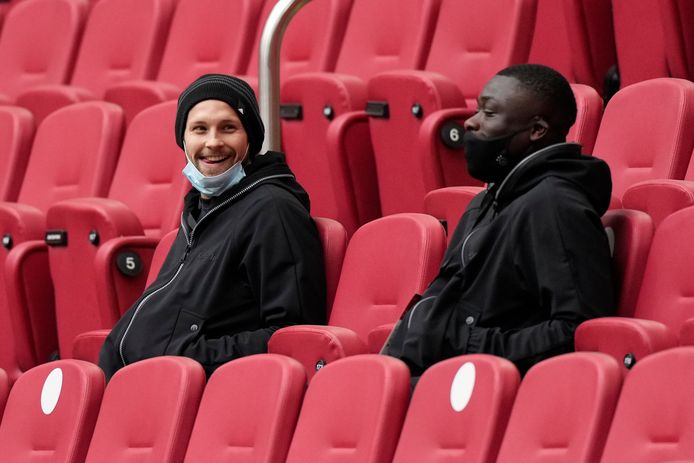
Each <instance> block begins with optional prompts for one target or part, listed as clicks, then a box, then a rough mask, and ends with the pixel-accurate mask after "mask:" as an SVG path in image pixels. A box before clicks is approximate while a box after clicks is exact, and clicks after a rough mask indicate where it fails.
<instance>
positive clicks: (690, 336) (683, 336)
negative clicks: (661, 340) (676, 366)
mask: <svg viewBox="0 0 694 463" xmlns="http://www.w3.org/2000/svg"><path fill="white" fill-rule="evenodd" d="M680 346H694V318H689V319H687V320H685V322H684V323H682V327H681V328H680Z"/></svg>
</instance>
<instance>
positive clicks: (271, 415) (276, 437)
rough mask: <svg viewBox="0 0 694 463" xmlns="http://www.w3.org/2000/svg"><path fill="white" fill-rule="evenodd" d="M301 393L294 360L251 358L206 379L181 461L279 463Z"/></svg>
mask: <svg viewBox="0 0 694 463" xmlns="http://www.w3.org/2000/svg"><path fill="white" fill-rule="evenodd" d="M305 389H306V373H304V369H303V368H302V366H301V364H299V362H297V361H296V360H294V359H291V358H289V357H284V356H281V355H273V354H260V355H251V356H249V357H244V358H240V359H237V360H234V361H231V362H229V363H227V364H225V365H222V366H221V367H219V369H217V370H215V372H214V373H213V374H212V376H211V377H210V380H209V382H208V383H207V386H206V387H205V392H204V394H203V396H202V401H201V402H200V410H199V411H198V415H197V418H196V419H195V425H194V427H193V432H192V434H191V436H190V443H189V444H188V452H187V453H186V459H185V461H186V462H189V463H198V462H202V461H209V462H213V461H214V462H222V461H233V462H235V463H255V462H265V463H284V461H285V459H286V457H287V451H288V450H289V443H290V441H291V439H292V434H293V433H294V426H295V425H296V420H297V417H298V416H299V409H300V408H301V401H302V399H303V396H304V390H305Z"/></svg>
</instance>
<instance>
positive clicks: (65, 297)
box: [46, 101, 189, 357]
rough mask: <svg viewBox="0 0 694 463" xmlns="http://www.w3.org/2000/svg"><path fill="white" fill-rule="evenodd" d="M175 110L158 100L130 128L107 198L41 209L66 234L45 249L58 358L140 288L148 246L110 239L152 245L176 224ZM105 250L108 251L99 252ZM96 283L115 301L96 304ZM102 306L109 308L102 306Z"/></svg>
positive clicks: (179, 188) (112, 317)
mask: <svg viewBox="0 0 694 463" xmlns="http://www.w3.org/2000/svg"><path fill="white" fill-rule="evenodd" d="M175 111H176V102H175V101H171V102H167V103H163V104H161V105H157V106H154V107H152V108H149V109H147V110H146V111H143V112H142V113H140V114H139V115H138V117H136V119H135V120H134V121H133V122H132V124H130V127H129V128H128V131H127V133H126V136H125V140H124V141H123V149H122V150H121V155H120V158H119V160H118V166H117V168H116V171H115V174H114V175H113V181H112V183H111V188H110V190H109V192H108V197H107V198H77V199H73V200H69V201H62V202H60V203H57V204H55V205H53V206H52V207H51V208H50V209H49V211H48V214H47V219H46V220H47V226H48V228H49V229H52V230H61V231H63V232H65V233H66V234H67V237H68V240H67V243H66V244H65V245H63V246H52V247H50V248H49V253H48V254H49V260H50V267H51V276H52V278H53V284H54V287H55V301H56V319H57V326H58V339H59V344H60V352H61V354H62V355H63V356H64V357H68V356H70V355H71V354H70V351H71V348H72V343H73V341H74V338H75V336H76V335H78V334H79V333H83V332H86V331H90V330H95V329H102V328H110V327H112V326H113V324H114V323H115V322H116V321H117V320H118V319H119V318H120V316H121V314H122V313H123V312H124V311H125V310H126V309H127V308H128V307H129V306H130V305H131V304H132V302H133V301H134V300H135V299H137V298H138V297H139V296H140V294H141V293H142V290H143V289H144V287H145V286H144V284H145V280H146V277H147V271H146V269H147V268H148V267H149V261H150V259H151V249H152V248H153V247H154V246H153V245H151V246H147V243H144V244H143V243H140V246H139V247H137V248H134V247H132V244H133V243H130V244H129V245H126V246H125V247H123V246H117V245H115V244H111V243H109V241H110V240H112V239H120V240H123V239H127V238H123V237H133V236H139V237H140V240H141V241H142V240H143V239H144V236H146V237H150V238H151V239H152V241H153V243H152V244H154V243H156V241H157V240H158V239H159V238H161V237H162V236H163V235H164V234H165V233H167V232H169V231H170V230H172V229H174V228H177V227H178V224H179V222H180V212H181V207H182V204H183V196H184V194H185V193H186V192H187V191H188V189H189V185H188V184H187V182H186V181H185V178H184V177H183V176H182V175H181V169H182V168H183V166H184V165H185V156H184V154H183V152H182V151H181V149H180V148H179V147H178V146H176V144H175V141H174V137H173V136H172V133H171V127H172V125H171V124H172V122H173V120H174V116H175ZM143 235H144V236H143ZM104 246H108V247H109V250H110V251H113V253H108V254H107V253H105V252H100V251H101V248H102V247H104ZM128 257H130V259H131V264H128V262H121V264H120V265H119V263H118V261H119V259H121V260H122V259H127V258H128ZM97 258H98V260H97ZM124 265H125V266H126V268H123V266H124ZM128 265H130V266H131V267H132V268H130V269H128V268H127V266H128ZM97 269H98V270H100V271H101V272H102V273H101V274H97V273H96V270H97ZM103 272H106V274H103ZM97 279H101V280H102V281H104V279H109V280H110V281H111V284H112V285H113V287H112V290H111V294H109V296H113V297H114V299H111V300H109V301H103V300H100V299H99V296H98V294H97V283H96V280H97ZM103 302H107V304H108V305H107V306H101V305H100V304H101V303H103Z"/></svg>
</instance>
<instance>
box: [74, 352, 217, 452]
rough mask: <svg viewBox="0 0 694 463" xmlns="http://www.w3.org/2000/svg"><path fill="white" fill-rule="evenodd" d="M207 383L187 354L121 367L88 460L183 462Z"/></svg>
mask: <svg viewBox="0 0 694 463" xmlns="http://www.w3.org/2000/svg"><path fill="white" fill-rule="evenodd" d="M204 387H205V372H204V370H203V368H202V366H200V364H199V363H197V362H195V361H194V360H191V359H189V358H184V357H168V356H165V357H155V358H151V359H147V360H143V361H140V362H136V363H133V364H131V365H128V366H127V367H125V368H123V369H121V370H118V371H117V372H116V374H114V375H113V377H112V378H111V380H110V381H109V383H108V387H107V388H106V392H105V393H104V400H103V403H102V405H101V411H100V412H99V418H98V420H97V422H96V427H95V428H94V435H93V437H92V441H91V444H90V445H89V453H88V454H87V459H86V461H87V462H88V463H102V462H105V461H119V462H123V463H127V462H141V461H152V462H154V461H156V462H158V463H174V462H180V461H182V460H183V457H184V455H185V452H186V447H187V445H188V438H189V437H190V432H191V430H192V428H193V422H194V420H195V414H196V412H197V409H198V404H199V403H200V397H201V396H202V392H203V389H204Z"/></svg>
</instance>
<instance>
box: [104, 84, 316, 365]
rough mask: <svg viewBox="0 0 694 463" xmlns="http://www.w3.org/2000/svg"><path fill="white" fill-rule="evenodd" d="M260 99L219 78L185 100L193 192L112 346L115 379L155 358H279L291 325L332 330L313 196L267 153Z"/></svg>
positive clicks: (181, 120)
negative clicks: (277, 342) (283, 333)
mask: <svg viewBox="0 0 694 463" xmlns="http://www.w3.org/2000/svg"><path fill="white" fill-rule="evenodd" d="M264 134H265V129H264V127H263V122H262V120H261V119H260V115H259V113H258V103H257V101H256V98H255V94H254V93H253V90H252V89H251V88H250V87H249V86H248V84H247V83H246V82H244V81H243V80H241V79H237V78H235V77H232V76H228V75H222V74H208V75H204V76H202V77H200V78H198V79H197V80H196V81H195V82H193V83H192V84H191V85H190V86H189V87H188V88H186V89H185V90H184V91H183V92H182V93H181V95H180V97H179V99H178V110H177V114H176V121H175V137H176V142H177V144H178V145H179V146H180V147H181V148H182V149H183V151H184V153H185V156H186V159H187V165H186V167H185V168H184V169H183V175H185V176H186V178H188V180H189V181H190V183H191V185H192V186H193V188H192V189H191V191H190V192H189V193H188V194H187V195H186V198H185V202H184V209H183V214H182V217H181V226H180V228H179V230H178V235H177V236H176V240H175V241H174V243H173V245H172V247H171V250H170V251H169V254H168V256H167V257H166V260H165V262H164V264H163V265H162V268H161V270H160V272H159V275H158V277H157V279H156V280H155V281H154V283H152V284H151V285H150V286H149V287H148V288H147V289H146V290H145V292H144V293H143V295H142V296H141V297H140V298H139V299H138V300H137V301H136V302H135V303H134V304H133V306H132V307H131V308H130V309H129V310H128V311H127V312H126V313H125V315H123V318H121V320H120V321H119V322H118V323H117V324H116V326H115V327H114V328H113V330H112V331H111V334H110V335H109V336H108V338H107V339H106V342H105V343H104V346H103V347H102V349H101V353H100V356H99V365H100V366H101V368H103V370H104V372H105V373H106V377H107V378H110V377H111V376H112V375H113V374H114V373H115V372H116V371H117V370H118V369H119V368H122V367H123V366H125V365H128V364H130V363H133V362H135V361H138V360H142V359H145V358H149V357H155V356H159V355H182V356H186V357H190V358H192V359H195V360H197V361H198V362H200V363H201V364H202V365H203V367H204V368H205V370H206V372H207V374H208V375H209V374H210V373H212V372H213V371H214V370H215V369H216V368H217V367H218V366H220V365H221V364H223V363H225V362H228V361H230V360H233V359H235V358H238V357H242V356H245V355H251V354H257V353H262V352H266V351H267V342H268V339H269V338H270V336H271V335H272V333H273V332H274V331H275V330H277V329H278V328H280V327H283V326H288V325H293V324H320V323H324V322H325V313H326V310H325V272H324V267H323V252H322V246H321V243H320V239H319V236H318V232H317V229H316V226H315V223H314V222H313V220H312V219H311V216H310V214H309V212H310V209H309V206H310V205H309V198H308V195H307V193H306V191H304V189H303V188H302V187H301V186H300V185H299V184H298V183H297V182H296V179H295V178H294V175H293V174H292V172H291V170H290V169H289V167H288V166H287V164H286V162H285V160H284V155H283V154H282V153H277V152H272V151H268V152H266V153H263V154H260V153H259V151H260V150H261V147H262V144H263V138H264Z"/></svg>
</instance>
